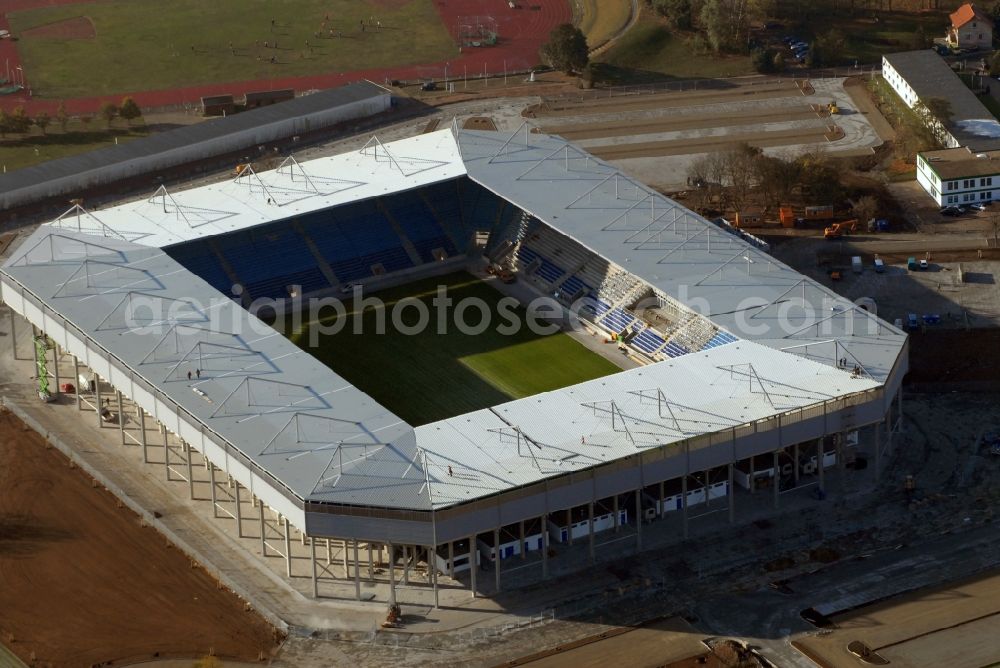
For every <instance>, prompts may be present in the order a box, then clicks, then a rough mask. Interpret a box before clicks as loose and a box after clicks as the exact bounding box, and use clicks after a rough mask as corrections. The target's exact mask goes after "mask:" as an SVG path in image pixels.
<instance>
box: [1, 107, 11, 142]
mask: <svg viewBox="0 0 1000 668" xmlns="http://www.w3.org/2000/svg"><path fill="white" fill-rule="evenodd" d="M8 132H10V114H8V113H7V110H6V109H0V137H6V136H7V133H8Z"/></svg>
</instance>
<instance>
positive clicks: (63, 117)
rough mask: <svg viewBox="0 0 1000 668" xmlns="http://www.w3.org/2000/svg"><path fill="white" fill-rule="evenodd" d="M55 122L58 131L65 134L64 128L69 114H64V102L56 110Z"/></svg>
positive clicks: (67, 123) (67, 122)
mask: <svg viewBox="0 0 1000 668" xmlns="http://www.w3.org/2000/svg"><path fill="white" fill-rule="evenodd" d="M56 122H57V123H59V129H61V130H62V131H63V132H64V133H65V132H66V126H68V125H69V114H67V113H66V103H65V102H60V103H59V108H58V109H56Z"/></svg>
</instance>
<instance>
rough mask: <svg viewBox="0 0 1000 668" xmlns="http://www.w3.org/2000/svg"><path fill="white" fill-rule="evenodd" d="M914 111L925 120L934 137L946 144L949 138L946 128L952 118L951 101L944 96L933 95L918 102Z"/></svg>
mask: <svg viewBox="0 0 1000 668" xmlns="http://www.w3.org/2000/svg"><path fill="white" fill-rule="evenodd" d="M913 111H915V112H916V114H917V115H918V116H919V117H920V118H921V120H923V122H924V124H925V125H926V126H927V127H928V128H929V129H930V131H931V133H932V134H933V135H934V138H935V139H936V140H937V141H938V142H940V143H942V144H944V143H945V140H946V139H947V136H946V133H947V129H946V128H947V127H948V124H949V123H950V122H951V118H952V111H951V102H949V101H948V100H946V99H944V98H943V97H931V98H928V99H927V100H925V101H923V102H918V103H917V105H916V106H915V107H914V108H913Z"/></svg>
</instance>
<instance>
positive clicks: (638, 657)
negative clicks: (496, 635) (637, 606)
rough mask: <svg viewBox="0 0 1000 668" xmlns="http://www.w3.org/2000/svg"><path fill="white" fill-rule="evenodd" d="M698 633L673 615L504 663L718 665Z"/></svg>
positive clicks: (560, 667) (638, 667) (571, 667)
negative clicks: (638, 626)
mask: <svg viewBox="0 0 1000 668" xmlns="http://www.w3.org/2000/svg"><path fill="white" fill-rule="evenodd" d="M703 637H704V634H701V633H698V631H696V630H695V629H694V628H693V627H692V626H691V625H690V624H688V623H687V622H685V621H684V620H683V619H680V618H677V617H672V618H670V619H663V620H659V621H657V622H653V623H652V624H649V625H646V626H642V627H640V628H636V629H630V628H622V629H616V630H615V631H609V632H605V633H602V634H600V635H599V636H596V637H593V638H585V639H583V640H581V641H577V642H575V643H571V644H570V645H561V646H558V647H555V648H553V649H550V650H546V651H544V652H539V653H538V654H536V655H533V656H531V657H526V658H525V659H522V660H516V661H513V662H508V663H505V664H504V665H511V664H514V665H520V666H530V668H603V667H604V666H611V665H620V666H633V667H634V668H644V667H649V668H653V667H654V666H656V667H663V668H687V667H688V666H696V665H697V666H721V665H723V664H722V663H721V662H719V661H718V658H717V657H715V656H714V655H712V654H711V653H710V652H709V651H708V648H707V647H706V646H705V645H704V644H703V643H702V638H703Z"/></svg>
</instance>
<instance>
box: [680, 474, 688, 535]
mask: <svg viewBox="0 0 1000 668" xmlns="http://www.w3.org/2000/svg"><path fill="white" fill-rule="evenodd" d="M681 523H682V524H683V525H684V527H683V531H682V533H681V535H682V536H683V537H684V538H687V537H688V477H687V474H686V473H685V474H684V475H683V476H681Z"/></svg>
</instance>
